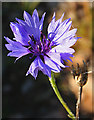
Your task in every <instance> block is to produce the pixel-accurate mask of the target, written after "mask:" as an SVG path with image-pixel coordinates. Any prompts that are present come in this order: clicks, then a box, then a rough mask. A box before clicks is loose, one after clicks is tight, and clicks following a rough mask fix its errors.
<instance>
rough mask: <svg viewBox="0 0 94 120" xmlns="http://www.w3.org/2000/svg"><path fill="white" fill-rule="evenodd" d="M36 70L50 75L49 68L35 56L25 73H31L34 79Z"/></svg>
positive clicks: (36, 73)
mask: <svg viewBox="0 0 94 120" xmlns="http://www.w3.org/2000/svg"><path fill="white" fill-rule="evenodd" d="M38 70H41V71H42V72H43V73H44V74H46V75H47V76H49V77H51V69H50V68H49V67H48V66H47V65H45V64H44V63H43V62H42V60H41V59H40V57H37V58H36V59H35V60H34V61H33V62H32V64H31V65H30V67H29V70H28V71H27V73H26V76H27V75H28V74H31V75H32V76H33V77H34V78H35V79H36V77H37V75H38Z"/></svg>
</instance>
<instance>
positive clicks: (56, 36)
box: [53, 21, 72, 41]
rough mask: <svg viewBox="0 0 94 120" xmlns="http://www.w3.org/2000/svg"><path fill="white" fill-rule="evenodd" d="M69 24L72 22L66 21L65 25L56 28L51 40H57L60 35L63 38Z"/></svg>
mask: <svg viewBox="0 0 94 120" xmlns="http://www.w3.org/2000/svg"><path fill="white" fill-rule="evenodd" d="M71 24H72V21H70V22H68V23H67V25H66V26H65V27H63V26H62V27H60V28H59V29H58V30H57V33H56V35H55V37H54V39H53V41H59V39H60V38H61V37H62V39H63V35H64V34H65V33H66V32H67V31H69V29H70V27H71Z"/></svg>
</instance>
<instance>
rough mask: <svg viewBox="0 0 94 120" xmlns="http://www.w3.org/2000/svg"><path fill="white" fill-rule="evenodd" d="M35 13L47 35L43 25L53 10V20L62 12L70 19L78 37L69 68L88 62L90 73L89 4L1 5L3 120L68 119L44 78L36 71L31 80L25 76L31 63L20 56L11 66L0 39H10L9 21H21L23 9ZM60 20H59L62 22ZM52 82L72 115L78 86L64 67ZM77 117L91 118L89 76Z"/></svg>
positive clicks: (6, 51)
mask: <svg viewBox="0 0 94 120" xmlns="http://www.w3.org/2000/svg"><path fill="white" fill-rule="evenodd" d="M35 8H36V9H37V10H38V13H39V16H40V18H41V16H42V14H43V13H44V12H46V17H45V20H44V27H43V32H44V34H47V26H48V24H49V23H50V21H51V18H52V15H53V13H54V11H55V12H56V19H59V18H60V17H61V15H62V14H63V12H65V16H64V19H67V18H71V20H72V21H73V22H72V29H73V28H77V29H78V31H77V36H78V37H82V38H81V39H80V40H78V41H77V43H76V44H75V45H74V46H73V48H74V49H75V50H76V52H75V54H74V56H75V57H74V58H72V60H73V63H71V62H68V63H67V62H66V63H65V64H67V65H69V66H71V64H74V65H76V63H77V62H78V63H79V64H81V65H82V60H85V61H89V65H88V69H89V70H92V64H91V63H92V48H93V50H94V47H93V46H92V38H94V37H92V10H93V8H92V7H91V3H89V2H84V3H83V2H81V3H80V2H79V3H78V2H76V3H74V2H61V3H60V2H32V3H31V2H18V3H17V2H13V3H11V2H5V3H2V36H3V37H2V48H3V49H2V76H3V79H2V117H3V118H68V117H67V112H66V111H65V109H64V108H63V107H62V105H61V104H60V102H59V100H58V99H57V97H56V95H55V93H54V92H53V90H52V88H51V86H50V83H49V80H48V78H47V76H45V75H44V74H43V73H42V72H39V74H38V77H37V79H36V80H35V79H34V78H33V77H32V76H31V75H28V76H27V77H26V76H25V74H26V72H27V70H28V68H29V66H30V64H31V62H32V60H30V59H28V56H24V57H22V58H21V59H19V60H18V61H17V62H16V63H14V61H15V58H14V57H13V58H12V57H7V54H8V52H9V51H8V50H7V49H6V48H5V44H6V43H7V42H6V41H5V39H4V36H8V37H9V38H10V39H13V37H14V36H13V33H12V31H11V29H10V26H9V25H10V22H12V21H15V18H16V17H17V18H19V19H23V12H24V10H25V11H27V12H29V13H30V14H31V15H32V12H33V10H34V9H35ZM64 19H63V20H64ZM55 78H56V83H57V86H58V88H59V90H60V93H61V95H62V97H63V99H64V100H65V101H66V103H67V105H68V106H69V108H71V110H72V111H73V113H74V114H75V105H76V101H77V94H78V86H77V85H76V83H75V81H74V79H73V78H72V74H71V73H70V70H69V69H68V68H66V69H63V71H61V72H60V73H58V74H55ZM83 89H84V90H83V96H82V104H81V113H80V116H81V118H91V117H92V106H93V103H92V75H91V74H89V77H88V83H87V84H86V86H85V87H84V88H83Z"/></svg>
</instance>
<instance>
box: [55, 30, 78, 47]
mask: <svg viewBox="0 0 94 120" xmlns="http://www.w3.org/2000/svg"><path fill="white" fill-rule="evenodd" d="M76 31H77V29H76V28H75V29H72V30H70V31H68V32H66V33H65V34H64V35H62V36H61V37H60V38H58V39H57V40H55V41H57V44H62V45H64V42H65V43H68V42H72V40H71V41H70V39H71V38H73V37H74V36H75V33H76ZM53 41H54V40H53ZM73 41H74V40H73ZM68 44H69V43H68ZM70 46H71V45H70Z"/></svg>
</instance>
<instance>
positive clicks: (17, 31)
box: [10, 22, 30, 45]
mask: <svg viewBox="0 0 94 120" xmlns="http://www.w3.org/2000/svg"><path fill="white" fill-rule="evenodd" d="M10 27H11V29H12V31H13V33H14V36H15V39H16V41H18V42H20V43H21V44H23V45H28V41H29V40H30V38H29V36H28V33H27V32H26V31H25V29H24V28H23V26H22V25H20V24H18V23H13V22H11V24H10Z"/></svg>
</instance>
